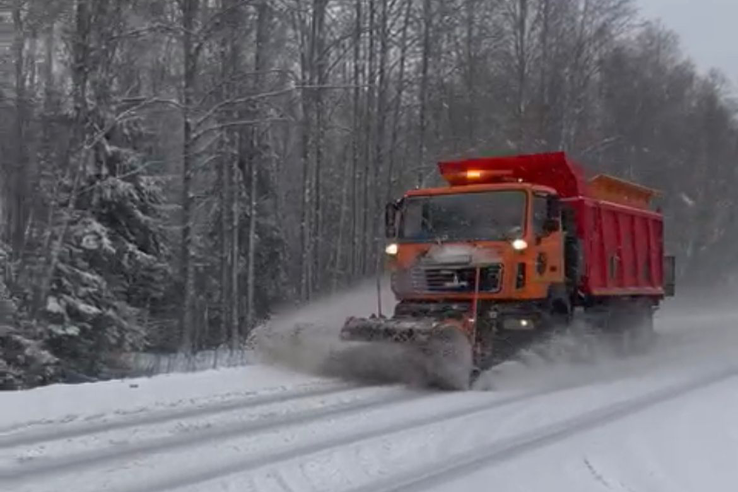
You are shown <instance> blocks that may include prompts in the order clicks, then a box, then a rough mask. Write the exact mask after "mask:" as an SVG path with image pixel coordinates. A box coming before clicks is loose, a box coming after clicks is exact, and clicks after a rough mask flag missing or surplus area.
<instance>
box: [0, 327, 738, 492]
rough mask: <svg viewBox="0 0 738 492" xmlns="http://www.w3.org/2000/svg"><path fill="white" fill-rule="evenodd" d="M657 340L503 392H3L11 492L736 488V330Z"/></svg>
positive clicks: (0, 470) (230, 385)
mask: <svg viewBox="0 0 738 492" xmlns="http://www.w3.org/2000/svg"><path fill="white" fill-rule="evenodd" d="M733 327H735V328H736V329H733ZM661 328H662V329H661V332H662V336H661V340H660V343H659V347H658V349H657V350H656V351H655V353H653V354H651V355H649V356H648V357H644V358H639V359H631V360H627V361H622V360H621V361H617V360H607V361H603V362H601V363H599V364H597V365H591V364H588V365H568V364H554V365H551V364H540V365H538V366H532V367H531V366H523V365H521V364H512V363H511V364H507V365H505V366H502V367H500V368H498V369H497V370H496V371H495V372H494V373H492V374H489V375H487V377H488V378H489V380H490V381H493V382H494V385H495V390H493V391H470V392H465V393H438V392H433V391H429V390H418V389H410V388H407V387H404V386H401V385H395V386H381V387H380V386H375V387H367V386H363V387H362V386H358V385H354V384H352V383H350V382H345V381H338V380H331V379H323V378H318V377H312V376H307V375H300V374H295V373H292V372H289V371H286V370H280V369H275V368H268V367H264V366H253V367H247V368H243V369H237V370H224V371H211V372H207V373H202V374H195V375H192V374H190V375H170V376H161V377H156V378H152V379H141V380H132V381H116V382H106V383H98V384H87V385H79V386H71V387H63V386H56V387H49V388H42V389H38V390H33V391H29V392H22V393H13V394H3V395H0V401H1V402H2V405H1V409H0V490H2V491H5V490H8V491H14V492H15V491H18V492H31V491H33V492H41V491H49V492H51V491H60V490H73V491H75V492H86V491H90V492H92V491H94V492H100V491H116V492H158V491H163V490H176V491H193V492H194V491H202V492H205V491H208V492H210V491H234V492H235V491H259V492H262V491H275V492H276V491H285V492H287V491H289V492H302V491H336V492H338V491H341V492H348V491H351V492H359V491H362V492H363V491H367V492H368V491H426V490H434V491H435V490H438V491H441V490H465V489H466V488H470V487H475V488H477V489H478V488H480V487H481V488H482V489H483V490H488V489H491V488H492V487H493V485H494V486H495V489H496V490H504V491H518V490H519V491H524V490H525V491H537V490H545V491H551V490H554V491H558V490H566V491H579V490H581V491H596V490H603V491H610V490H614V491H627V492H638V491H662V490H663V491H691V490H695V491H696V490H711V491H720V490H724V491H729V490H730V491H733V490H736V487H738V467H736V465H738V419H736V418H735V415H738V334H736V333H735V332H736V331H738V320H737V319H736V318H735V317H733V318H726V317H723V318H721V319H718V318H715V317H703V318H698V317H691V318H690V317H686V318H685V317H680V318H677V319H670V320H667V321H663V322H662V323H661ZM664 328H666V329H664Z"/></svg>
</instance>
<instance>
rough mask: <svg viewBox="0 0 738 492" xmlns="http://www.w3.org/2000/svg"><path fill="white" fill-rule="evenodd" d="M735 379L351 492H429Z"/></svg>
mask: <svg viewBox="0 0 738 492" xmlns="http://www.w3.org/2000/svg"><path fill="white" fill-rule="evenodd" d="M735 377H738V367H733V368H730V369H727V370H725V371H721V372H718V373H716V374H710V375H707V376H702V377H700V378H696V379H693V380H691V381H687V382H683V383H679V384H674V385H671V386H669V387H666V388H662V389H660V390H657V391H655V392H653V393H651V394H647V395H643V396H641V397H637V398H633V399H629V400H625V401H621V402H619V403H614V404H612V405H608V406H606V407H604V408H598V409H596V410H591V411H588V412H585V413H584V414H580V415H577V416H575V417H570V418H568V419H565V420H563V421H560V422H557V423H554V424H551V425H547V426H544V427H543V428H542V429H537V430H534V431H531V432H526V433H522V434H520V435H517V436H514V437H510V438H505V439H503V440H501V441H500V442H497V443H494V444H491V445H487V446H484V447H481V448H476V449H474V450H471V451H468V452H466V453H463V454H459V455H457V456H451V457H449V458H447V459H444V461H443V462H435V463H432V464H431V465H426V466H424V467H422V468H421V469H416V470H414V471H411V472H409V473H406V474H396V475H393V476H392V477H389V478H387V479H384V480H382V481H381V482H373V483H370V484H368V485H365V486H362V487H358V488H354V489H351V490H350V492H419V491H423V492H425V491H426V490H428V489H430V488H433V487H435V486H438V485H439V484H442V483H448V482H451V481H453V480H455V479H458V478H462V477H465V476H468V475H470V474H472V473H474V472H476V471H479V470H480V469H482V468H489V467H492V466H495V465H498V464H501V463H503V462H505V461H508V460H511V459H515V458H518V457H520V456H522V455H525V454H526V453H530V452H532V451H536V450H538V449H541V448H544V447H546V446H549V445H552V444H555V443H557V442H560V441H563V440H565V439H567V438H570V437H573V436H576V435H578V434H582V433H585V432H589V431H593V430H596V429H597V428H599V427H601V426H603V425H606V424H609V423H611V422H615V421H617V420H620V419H623V418H626V417H629V416H631V415H634V414H637V413H639V412H641V411H644V410H647V409H649V408H651V407H654V406H657V405H659V404H662V403H666V402H668V401H671V400H674V399H677V398H679V397H682V396H684V395H687V394H689V393H693V392H696V391H699V390H702V389H706V388H708V387H710V386H713V385H715V384H719V383H722V382H724V381H727V380H729V379H732V378H735Z"/></svg>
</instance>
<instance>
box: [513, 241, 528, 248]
mask: <svg viewBox="0 0 738 492" xmlns="http://www.w3.org/2000/svg"><path fill="white" fill-rule="evenodd" d="M512 247H513V249H514V250H515V251H523V250H524V249H527V248H528V243H527V242H525V239H516V240H515V241H513V242H512Z"/></svg>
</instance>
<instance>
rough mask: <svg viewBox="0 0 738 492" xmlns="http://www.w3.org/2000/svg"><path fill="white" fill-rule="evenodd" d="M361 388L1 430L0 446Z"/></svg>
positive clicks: (334, 387)
mask: <svg viewBox="0 0 738 492" xmlns="http://www.w3.org/2000/svg"><path fill="white" fill-rule="evenodd" d="M358 388H360V387H359V386H356V385H352V384H348V383H336V384H327V385H320V386H317V387H316V386H313V385H311V386H308V387H307V388H298V389H293V390H284V391H278V392H275V393H270V394H264V395H258V394H256V395H251V396H246V397H243V398H238V399H236V400H231V401H225V402H219V403H211V404H207V403H205V404H202V405H194V406H187V407H183V408H171V409H162V410H155V411H151V412H146V413H136V412H131V413H130V414H127V415H126V416H119V417H115V418H114V419H112V420H103V421H98V422H89V421H80V422H78V423H77V422H75V423H62V424H61V425H62V426H63V427H61V428H60V429H53V430H47V429H44V428H41V429H31V430H20V431H15V432H7V431H6V432H5V433H3V432H0V449H8V448H14V447H19V446H32V445H35V444H43V443H48V442H52V441H59V440H63V439H72V438H78V437H84V436H91V435H95V434H100V433H103V432H109V431H114V430H122V429H127V428H133V427H142V426H148V425H156V424H163V423H166V422H171V421H174V420H179V419H190V418H198V417H209V416H214V415H218V414H221V413H228V412H233V411H236V410H247V409H251V408H258V407H260V406H265V405H269V404H273V403H282V402H289V401H293V400H299V399H302V398H313V397H321V396H330V395H334V394H339V393H343V392H347V391H351V390H355V389H358ZM53 424H54V422H45V423H44V424H43V425H44V426H48V425H53Z"/></svg>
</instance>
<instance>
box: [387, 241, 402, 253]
mask: <svg viewBox="0 0 738 492" xmlns="http://www.w3.org/2000/svg"><path fill="white" fill-rule="evenodd" d="M399 249H400V248H399V247H398V246H397V244H395V243H392V244H388V245H387V247H386V248H384V252H385V253H387V254H388V255H390V256H395V255H396V254H397V252H398V251H399Z"/></svg>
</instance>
